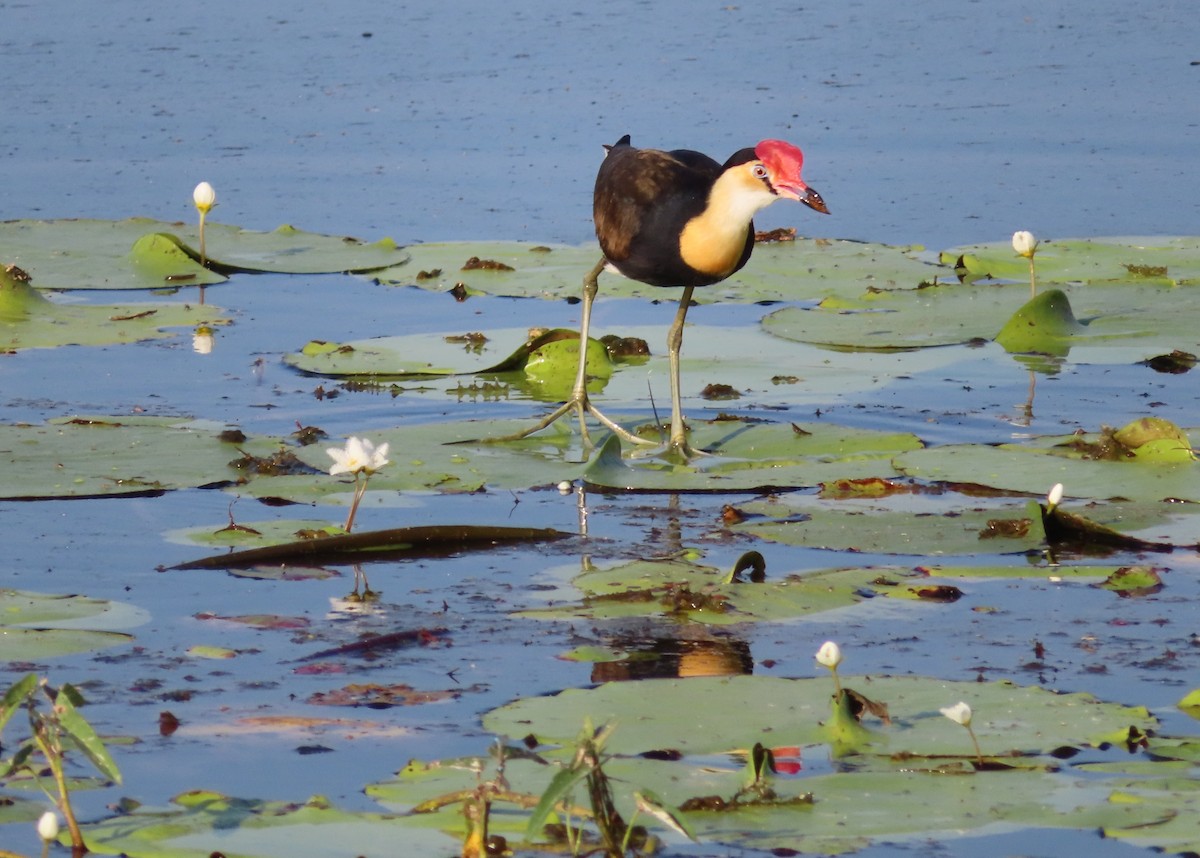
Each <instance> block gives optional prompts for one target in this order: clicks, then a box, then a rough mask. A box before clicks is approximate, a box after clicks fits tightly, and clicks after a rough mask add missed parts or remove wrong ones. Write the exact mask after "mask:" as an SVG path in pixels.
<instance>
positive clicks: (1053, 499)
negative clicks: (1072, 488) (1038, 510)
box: [1046, 483, 1063, 509]
mask: <svg viewBox="0 0 1200 858" xmlns="http://www.w3.org/2000/svg"><path fill="white" fill-rule="evenodd" d="M1062 499H1063V484H1062V483H1055V484H1054V488H1052V489H1050V494H1048V495H1046V505H1047V506H1048V507H1050V509H1054V508H1055V507H1056V506H1058V505H1059V504H1060V503H1062Z"/></svg>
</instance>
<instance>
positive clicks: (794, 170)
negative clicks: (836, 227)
mask: <svg viewBox="0 0 1200 858" xmlns="http://www.w3.org/2000/svg"><path fill="white" fill-rule="evenodd" d="M754 157H755V159H756V160H755V161H754V162H751V168H752V169H753V170H754V175H755V177H756V178H758V179H760V180H761V181H762V182H764V183H765V184H766V186H767V188H768V189H769V190H770V191H771V192H772V193H774V194H776V195H778V196H781V197H786V198H787V199H789V200H796V201H798V202H801V203H804V204H805V205H806V206H808V207H809V208H810V209H813V210H815V211H819V212H822V213H823V214H829V209H828V208H827V207H826V205H825V201H824V200H823V199H821V195H820V194H818V193H817V192H816V191H814V190H813V189H812V188H810V187H809V186H808V185H806V184H804V180H803V179H801V178H800V168H801V167H803V166H804V153H803V152H801V151H800V150H799V149H798V148H796V147H795V146H793V145H792V144H791V143H788V142H786V141H784V140H763V141H762V142H761V143H759V144H758V145H757V146H755V147H754Z"/></svg>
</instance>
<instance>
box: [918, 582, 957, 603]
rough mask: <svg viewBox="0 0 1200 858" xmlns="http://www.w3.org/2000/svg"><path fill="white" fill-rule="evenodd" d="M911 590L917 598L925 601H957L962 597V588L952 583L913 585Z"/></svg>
mask: <svg viewBox="0 0 1200 858" xmlns="http://www.w3.org/2000/svg"><path fill="white" fill-rule="evenodd" d="M911 592H912V593H913V594H915V595H916V597H917V598H918V599H924V600H925V601H927V602H957V601H958V600H959V599H961V598H962V595H963V593H962V590H960V589H958V588H957V587H955V586H953V585H952V584H938V585H937V586H934V587H914V588H912V589H911Z"/></svg>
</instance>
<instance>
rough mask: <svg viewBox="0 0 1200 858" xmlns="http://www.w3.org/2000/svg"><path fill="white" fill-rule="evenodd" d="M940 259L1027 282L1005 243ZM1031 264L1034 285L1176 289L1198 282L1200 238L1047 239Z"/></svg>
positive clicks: (1023, 265)
mask: <svg viewBox="0 0 1200 858" xmlns="http://www.w3.org/2000/svg"><path fill="white" fill-rule="evenodd" d="M941 261H942V262H943V263H944V264H946V265H956V264H959V265H961V266H962V267H963V268H964V269H965V270H966V271H967V272H968V273H969V274H970V275H971V276H973V277H991V278H997V279H1006V280H1022V281H1024V282H1025V283H1026V284H1028V282H1029V261H1028V260H1027V259H1024V258H1022V257H1020V256H1017V254H1016V253H1015V252H1014V251H1013V249H1012V244H1011V242H1008V241H1003V242H992V243H989V244H976V245H971V246H968V247H955V248H952V249H950V250H944V251H942V253H941ZM1034 261H1035V265H1036V270H1037V281H1038V283H1039V284H1043V283H1055V284H1061V283H1069V282H1080V283H1104V282H1107V281H1115V282H1122V283H1131V282H1143V283H1145V282H1157V283H1163V284H1167V285H1172V286H1179V285H1183V284H1193V283H1197V282H1200V238H1198V237H1196V236H1153V237H1128V238H1123V237H1112V238H1089V239H1079V238H1063V239H1051V240H1047V241H1043V242H1041V243H1040V244H1039V245H1038V248H1037V253H1036V255H1035V257H1034Z"/></svg>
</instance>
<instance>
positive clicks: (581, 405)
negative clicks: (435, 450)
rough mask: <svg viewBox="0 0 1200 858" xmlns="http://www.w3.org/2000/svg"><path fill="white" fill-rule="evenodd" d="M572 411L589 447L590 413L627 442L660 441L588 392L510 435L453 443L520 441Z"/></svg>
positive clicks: (642, 444)
mask: <svg viewBox="0 0 1200 858" xmlns="http://www.w3.org/2000/svg"><path fill="white" fill-rule="evenodd" d="M572 411H574V412H575V413H576V414H577V415H578V417H579V432H580V435H582V437H583V443H584V446H585V447H586V448H588V449H591V448H592V447H594V446H595V445H594V444H593V443H592V440H591V436H590V435H589V434H588V428H587V415H589V414H590V415H591V416H592V417H593V418H594V419H596V420H598V421H599V422H600V424H601V425H603V426H604V427H605V428H606V429H608V430H609V431H610V432H612V433H613V434H614V435H616V436H617V437H618V438H620V439H621V440H622V441H625V442H626V443H629V444H636V445H640V446H647V445H648V446H654V445H655V444H657V443H658V442H657V441H652V440H650V439H648V438H642V437H640V436H638V435H635V434H633V433H632V432H630V431H629V430H628V429H626V428H625V427H624V426H622V425H621V424H619V423H617V422H616V421H615V420H613V419H612V418H611V417H609V416H608V415H607V414H605V413H604V412H603V411H601V410H600V409H599V408H597V407H596V406H595V405H593V404H592V402H591V400H590V399H588V396H587V394H586V393H585V394H582V395H575V396H572V397H571V398H570V399H568V400H567V401H566V402H564V403H563V404H562V405H560V406H558V408H556V409H554V410H553V411H551V412H550V413H549V414H547V415H546V416H545V417H543V418H542V419H541V420H539V421H538V422H537V423H535V424H534V425H532V426H530V427H529V428H527V429H522V430H520V431H519V432H513V433H511V434H509V435H493V436H489V437H486V438H475V439H472V440H469V441H453V442H451V443H454V444H472V443H479V444H501V443H504V442H505V441H520V440H521V439H523V438H528V437H529V436H530V435H534V434H536V433H538V432H541V431H542V430H543V429H545V428H546V427H548V426H550V425H551V424H552V423H554V422H555V421H557V420H559V419H560V418H562V417H564V416H566V415H567V414H569V413H571V412H572Z"/></svg>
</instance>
